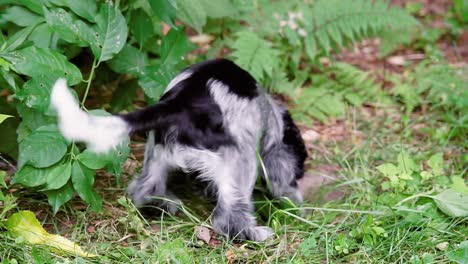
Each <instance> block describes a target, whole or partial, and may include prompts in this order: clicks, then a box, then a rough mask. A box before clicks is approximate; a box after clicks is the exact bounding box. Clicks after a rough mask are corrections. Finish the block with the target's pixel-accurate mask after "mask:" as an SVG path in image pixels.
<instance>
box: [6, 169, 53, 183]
mask: <svg viewBox="0 0 468 264" xmlns="http://www.w3.org/2000/svg"><path fill="white" fill-rule="evenodd" d="M49 172H50V168H44V169H38V168H34V167H32V166H28V165H26V166H23V167H22V168H21V169H20V170H19V171H17V172H16V174H15V177H14V178H13V180H12V182H11V183H19V184H21V185H23V186H27V187H36V186H40V185H43V184H45V183H46V182H47V175H48V174H49Z"/></svg>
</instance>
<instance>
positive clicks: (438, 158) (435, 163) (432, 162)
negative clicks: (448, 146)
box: [427, 153, 444, 176]
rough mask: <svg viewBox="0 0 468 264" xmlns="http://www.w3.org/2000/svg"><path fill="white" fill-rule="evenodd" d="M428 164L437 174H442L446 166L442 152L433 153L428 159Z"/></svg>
mask: <svg viewBox="0 0 468 264" xmlns="http://www.w3.org/2000/svg"><path fill="white" fill-rule="evenodd" d="M427 165H429V167H430V168H431V169H432V172H433V173H434V174H435V175H436V176H440V175H441V174H442V170H443V168H444V159H443V157H442V153H437V154H434V155H432V156H431V157H430V158H429V160H428V161H427Z"/></svg>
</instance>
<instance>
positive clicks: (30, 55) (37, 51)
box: [8, 47, 82, 85]
mask: <svg viewBox="0 0 468 264" xmlns="http://www.w3.org/2000/svg"><path fill="white" fill-rule="evenodd" d="M9 55H10V57H9V58H8V59H9V60H10V62H11V64H12V65H13V66H14V68H15V71H16V72H18V73H20V74H24V75H28V76H31V77H42V76H51V77H54V78H60V77H62V78H66V79H67V80H68V84H69V85H75V84H78V83H80V82H81V80H82V76H81V72H80V70H79V69H78V68H77V67H76V66H75V65H74V64H72V63H70V62H69V61H68V59H67V58H66V57H65V56H64V55H62V54H60V53H58V52H57V51H54V50H51V49H42V48H37V47H27V48H24V49H22V50H18V51H13V52H11V53H10V54H9Z"/></svg>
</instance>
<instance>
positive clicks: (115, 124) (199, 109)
mask: <svg viewBox="0 0 468 264" xmlns="http://www.w3.org/2000/svg"><path fill="white" fill-rule="evenodd" d="M51 104H52V106H53V107H54V108H55V109H56V110H57V113H58V122H59V127H60V130H61V132H62V134H63V135H64V136H65V137H66V138H67V139H69V140H75V141H82V142H85V143H86V144H87V146H88V147H89V148H90V149H91V150H94V151H96V152H105V151H107V150H109V149H111V148H114V147H115V146H117V145H118V144H119V143H120V142H122V141H123V140H124V139H125V138H126V137H127V136H128V135H129V134H130V133H132V132H138V131H149V137H148V141H147V145H146V151H145V159H144V166H143V169H142V173H141V175H140V176H139V177H137V178H136V179H134V180H133V182H132V183H131V184H130V186H129V188H128V191H129V193H130V194H131V196H132V198H133V202H134V203H135V205H137V206H141V205H144V204H147V203H150V202H152V198H154V197H155V196H157V197H163V198H164V197H165V198H168V199H170V200H172V201H176V202H177V201H179V200H178V199H177V197H175V196H174V194H172V193H171V192H169V191H168V190H167V188H166V182H167V180H168V176H170V173H171V172H172V171H175V170H182V171H184V172H197V175H198V176H197V177H199V179H201V180H204V181H207V182H209V185H210V186H211V187H212V188H213V189H214V190H215V191H216V194H217V195H216V199H217V205H216V207H215V209H214V212H213V214H212V219H211V220H212V224H213V227H214V228H215V229H216V231H218V232H219V233H222V234H224V235H227V236H228V237H230V238H235V239H247V240H254V241H263V240H265V239H266V238H267V237H269V236H270V235H272V234H273V231H272V229H270V228H269V227H265V226H257V224H256V220H255V218H254V217H253V216H252V210H253V208H252V203H251V196H252V191H253V188H254V184H255V182H256V176H257V166H258V164H257V153H259V154H260V156H261V160H262V162H263V165H264V167H265V168H266V172H267V173H266V175H263V177H266V176H267V177H268V181H269V183H270V186H271V189H272V192H273V195H274V196H275V197H283V196H285V197H288V198H290V199H291V200H293V201H295V202H297V203H300V202H301V201H302V196H301V193H300V192H299V191H298V189H297V180H298V179H299V178H301V177H302V175H303V172H304V160H305V159H306V156H307V154H306V149H305V146H304V142H303V140H302V138H301V135H300V133H299V130H298V128H297V127H296V126H295V124H294V123H293V121H292V119H291V116H290V114H289V112H288V111H287V110H286V109H285V108H284V107H283V106H281V105H280V104H279V103H278V102H276V101H274V100H273V99H272V98H270V97H269V96H268V95H267V94H266V93H265V92H264V91H263V90H262V88H261V87H260V86H259V85H258V83H257V82H256V81H255V79H254V78H253V77H252V76H251V75H250V74H249V73H247V72H246V71H244V70H243V69H241V68H240V67H238V66H237V65H235V64H234V63H233V62H231V61H229V60H226V59H215V60H208V61H205V62H202V63H199V64H195V65H192V66H190V67H188V68H187V69H185V70H184V71H182V72H181V73H180V74H179V75H178V76H176V77H175V78H174V79H173V80H172V81H171V82H170V83H169V85H168V87H167V88H166V91H165V92H164V94H163V96H162V97H161V99H160V101H159V102H158V103H157V104H155V105H152V106H148V107H146V108H143V109H141V110H138V111H136V112H132V113H129V114H125V115H116V116H109V117H98V116H92V115H89V114H87V113H86V112H84V111H82V110H81V109H80V107H79V105H78V104H77V102H76V100H75V99H74V97H73V96H72V95H71V93H70V92H69V90H68V88H67V86H66V82H65V80H63V79H60V80H58V81H57V82H56V84H55V85H54V87H53V90H52V95H51ZM165 206H166V207H167V208H166V209H168V210H169V211H170V212H172V213H173V212H175V210H176V205H174V204H173V203H166V204H165Z"/></svg>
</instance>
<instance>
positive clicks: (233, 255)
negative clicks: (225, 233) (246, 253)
mask: <svg viewBox="0 0 468 264" xmlns="http://www.w3.org/2000/svg"><path fill="white" fill-rule="evenodd" d="M224 255H225V256H226V259H227V263H228V264H232V263H234V261H236V259H237V255H236V252H234V250H232V249H230V250H228V251H226V253H225V254H224Z"/></svg>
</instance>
